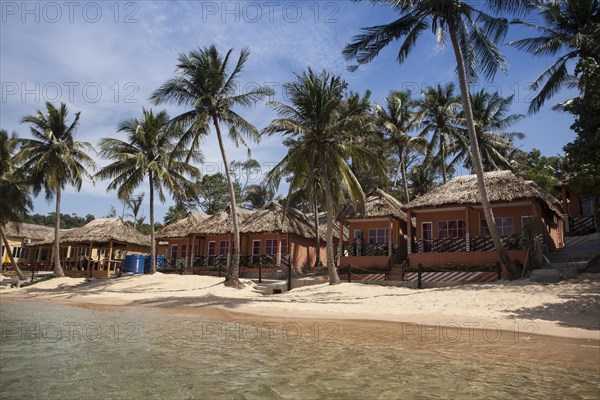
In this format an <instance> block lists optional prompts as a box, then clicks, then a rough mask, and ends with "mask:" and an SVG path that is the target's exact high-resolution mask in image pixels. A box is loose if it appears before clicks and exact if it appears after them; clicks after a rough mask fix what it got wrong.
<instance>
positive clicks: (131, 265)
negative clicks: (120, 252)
mask: <svg viewBox="0 0 600 400" xmlns="http://www.w3.org/2000/svg"><path fill="white" fill-rule="evenodd" d="M123 272H126V273H127V272H129V273H134V274H143V273H144V255H143V254H128V255H126V256H125V270H124V271H123Z"/></svg>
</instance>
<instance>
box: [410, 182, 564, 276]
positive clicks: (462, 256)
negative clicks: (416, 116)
mask: <svg viewBox="0 0 600 400" xmlns="http://www.w3.org/2000/svg"><path fill="white" fill-rule="evenodd" d="M485 182H486V185H487V189H488V193H489V197H490V202H491V204H492V209H493V212H494V218H495V222H496V227H497V229H498V230H499V232H500V235H501V236H502V240H503V242H504V245H505V247H506V249H507V250H508V253H509V255H510V257H511V258H512V259H513V260H518V261H520V262H521V263H524V261H525V257H526V253H527V252H528V249H526V248H525V241H524V239H523V231H524V227H525V226H526V225H527V224H533V225H532V227H533V228H534V232H535V233H536V235H537V241H538V243H539V245H538V246H536V257H537V258H538V259H540V260H541V258H542V252H545V251H548V250H556V249H559V248H562V247H563V245H564V238H563V225H562V224H563V222H562V218H561V214H562V209H561V206H560V202H559V201H558V200H557V199H556V198H554V197H553V196H552V195H551V194H550V193H548V192H547V191H545V190H544V189H542V188H541V187H539V186H538V185H537V184H536V183H534V182H531V181H524V180H523V179H521V178H518V177H517V176H515V175H514V174H513V173H512V172H510V171H498V172H487V173H485ZM405 208H406V209H407V217H406V218H407V219H411V218H415V227H416V231H415V232H412V231H410V230H409V236H412V235H413V234H414V236H415V237H416V240H415V241H414V242H409V246H408V253H409V254H408V258H409V265H411V266H414V265H416V264H418V263H421V264H423V265H426V266H441V265H446V264H453V265H488V264H495V263H496V262H498V261H499V259H498V255H497V253H496V252H495V251H494V245H493V243H492V240H491V238H490V235H489V230H488V227H487V224H486V221H485V218H484V215H483V210H482V208H481V205H480V201H479V195H478V190H477V179H476V176H475V175H467V176H460V177H457V178H454V179H452V180H451V181H449V182H448V183H446V184H445V185H442V186H440V187H438V188H436V189H434V190H432V191H431V192H429V193H427V194H425V195H423V196H421V197H418V198H416V199H414V200H413V201H411V202H410V203H408V204H406V206H405ZM409 229H410V226H409Z"/></svg>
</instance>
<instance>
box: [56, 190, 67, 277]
mask: <svg viewBox="0 0 600 400" xmlns="http://www.w3.org/2000/svg"><path fill="white" fill-rule="evenodd" d="M60 190H61V189H60V185H57V186H56V215H55V222H54V276H58V277H61V278H62V277H64V276H65V273H64V271H63V269H62V267H61V266H60V194H61V193H60Z"/></svg>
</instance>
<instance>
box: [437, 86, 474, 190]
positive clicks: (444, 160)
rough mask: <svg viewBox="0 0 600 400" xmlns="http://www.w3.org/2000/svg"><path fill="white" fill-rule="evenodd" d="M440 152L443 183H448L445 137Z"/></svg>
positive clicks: (442, 138) (441, 141) (441, 140)
mask: <svg viewBox="0 0 600 400" xmlns="http://www.w3.org/2000/svg"><path fill="white" fill-rule="evenodd" d="M467 90H468V89H467ZM440 150H441V153H442V159H441V160H440V161H441V163H442V181H444V183H446V181H447V180H448V177H447V175H446V144H445V143H444V137H443V135H442V136H441V138H440Z"/></svg>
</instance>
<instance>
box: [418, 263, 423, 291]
mask: <svg viewBox="0 0 600 400" xmlns="http://www.w3.org/2000/svg"><path fill="white" fill-rule="evenodd" d="M422 275H423V264H421V263H419V266H418V272H417V289H423V280H422Z"/></svg>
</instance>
